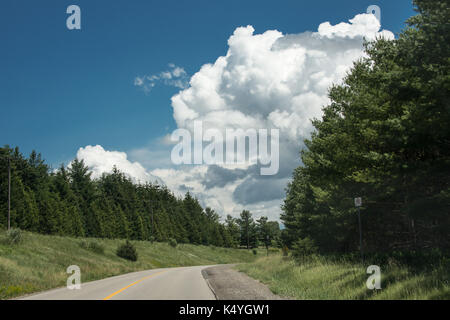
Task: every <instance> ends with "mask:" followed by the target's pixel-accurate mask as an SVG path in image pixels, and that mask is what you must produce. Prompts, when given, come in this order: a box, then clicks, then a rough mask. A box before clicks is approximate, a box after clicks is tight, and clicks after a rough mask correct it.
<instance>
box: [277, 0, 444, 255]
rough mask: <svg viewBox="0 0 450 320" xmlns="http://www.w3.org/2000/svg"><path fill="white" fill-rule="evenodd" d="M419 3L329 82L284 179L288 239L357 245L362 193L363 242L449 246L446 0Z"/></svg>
mask: <svg viewBox="0 0 450 320" xmlns="http://www.w3.org/2000/svg"><path fill="white" fill-rule="evenodd" d="M415 4H416V6H417V11H418V13H419V14H418V15H416V16H414V17H412V18H410V19H409V20H408V24H409V27H408V28H406V29H405V30H404V31H403V32H402V33H401V34H400V35H399V38H398V39H396V40H392V41H389V40H385V39H382V38H381V39H378V40H376V41H373V42H369V43H366V45H365V48H366V54H367V57H365V58H363V59H361V60H359V61H357V62H355V64H354V66H353V68H352V70H351V71H350V72H349V73H348V75H347V76H346V77H345V78H344V80H343V83H342V84H341V85H335V86H333V87H332V88H331V89H330V91H329V97H330V99H331V103H330V104H329V105H327V106H325V107H324V108H323V117H322V118H321V119H315V120H314V121H313V125H314V127H315V131H314V132H313V133H312V135H311V139H309V140H306V141H305V145H306V147H307V148H306V149H305V150H303V151H302V155H301V158H302V162H303V165H302V166H301V167H299V168H297V169H296V170H295V172H294V174H293V180H292V182H291V183H290V184H289V185H288V188H287V193H286V199H285V201H284V205H283V214H282V215H281V219H282V221H283V223H284V225H285V227H286V229H285V230H283V233H282V239H283V242H284V243H285V244H286V245H288V246H290V247H294V245H295V246H296V247H300V248H302V249H301V250H304V249H306V250H307V251H308V250H309V249H308V243H305V242H304V240H306V239H309V240H311V241H312V242H313V243H314V246H315V247H317V248H318V250H319V251H320V252H322V253H327V252H351V251H356V250H358V246H359V239H358V237H359V235H358V220H357V215H356V210H355V208H354V205H353V198H354V197H362V199H363V206H362V207H361V217H362V229H363V247H364V249H365V251H366V252H375V251H395V250H418V249H429V248H441V249H443V250H449V249H450V238H449V237H448V234H449V233H450V206H449V204H450V148H449V146H450V107H449V98H450V97H449V92H450V90H449V89H450V30H449V24H448V21H449V20H450V5H449V3H448V1H425V0H417V1H415ZM298 239H303V240H302V242H300V243H298V242H297V240H298ZM296 242H297V243H296ZM301 250H300V251H301Z"/></svg>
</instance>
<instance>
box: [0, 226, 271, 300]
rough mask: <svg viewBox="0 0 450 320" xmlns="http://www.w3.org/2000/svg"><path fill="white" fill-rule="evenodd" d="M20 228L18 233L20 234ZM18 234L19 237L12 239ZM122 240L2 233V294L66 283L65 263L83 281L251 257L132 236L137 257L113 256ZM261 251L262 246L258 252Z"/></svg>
mask: <svg viewBox="0 0 450 320" xmlns="http://www.w3.org/2000/svg"><path fill="white" fill-rule="evenodd" d="M19 233H20V236H19V235H18V234H19ZM19 237H20V239H21V240H20V241H16V240H17V239H18V238H19ZM124 243H125V241H124V240H123V239H94V238H72V237H62V236H50V235H42V234H36V233H31V232H25V231H17V230H16V231H14V233H11V234H8V235H7V233H6V232H5V231H4V230H2V231H1V232H0V299H8V298H14V297H17V296H21V295H24V294H28V293H32V292H38V291H42V290H47V289H51V288H56V287H61V286H65V285H66V281H67V278H68V277H69V274H67V273H66V270H67V267H69V266H70V265H77V266H79V267H80V269H81V281H82V282H86V281H92V280H97V279H102V278H105V277H110V276H114V275H119V274H123V273H127V272H133V271H139V270H146V269H153V268H163V267H179V266H193V265H208V264H219V263H238V262H250V261H254V260H255V259H256V258H257V257H258V256H261V255H262V253H261V254H258V255H256V256H255V255H254V254H253V253H252V252H251V251H250V250H244V249H231V248H221V247H215V246H203V245H192V244H178V245H177V246H176V248H175V247H173V246H171V245H170V244H169V243H167V242H153V243H151V242H149V241H130V243H131V244H132V245H133V246H134V247H135V248H136V252H137V254H138V258H137V261H135V262H134V261H130V260H127V259H124V258H121V257H118V256H117V254H116V253H117V249H118V248H119V247H120V246H121V245H123V244H124ZM261 252H263V251H261Z"/></svg>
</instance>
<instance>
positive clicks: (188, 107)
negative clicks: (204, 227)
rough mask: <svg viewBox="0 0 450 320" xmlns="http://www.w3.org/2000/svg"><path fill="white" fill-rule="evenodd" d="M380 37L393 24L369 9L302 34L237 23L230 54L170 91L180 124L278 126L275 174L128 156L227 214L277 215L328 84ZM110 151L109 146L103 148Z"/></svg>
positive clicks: (139, 171) (137, 171)
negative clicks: (385, 24)
mask: <svg viewBox="0 0 450 320" xmlns="http://www.w3.org/2000/svg"><path fill="white" fill-rule="evenodd" d="M379 36H383V37H385V38H389V39H392V38H393V37H394V36H393V34H392V33H391V32H389V31H386V30H382V31H380V23H379V22H378V20H377V19H376V18H375V16H373V15H371V14H361V15H357V16H355V17H354V18H353V19H351V20H349V22H342V23H339V24H337V25H331V24H330V23H329V22H324V23H322V24H320V25H319V27H318V30H317V31H316V32H309V31H308V32H303V33H300V34H283V33H281V32H279V31H277V30H269V31H265V32H263V33H261V34H255V30H254V28H253V27H252V26H246V27H239V28H237V29H236V30H235V31H234V33H233V35H231V36H230V38H229V39H228V46H229V48H228V51H227V53H226V55H225V56H221V57H218V58H217V59H216V61H215V62H214V63H209V64H205V65H203V66H202V67H201V69H200V70H199V71H198V72H197V73H195V74H194V75H193V76H192V77H191V79H190V81H189V86H188V87H187V88H184V89H183V90H181V91H180V92H179V93H178V94H176V95H174V96H173V97H172V99H171V102H172V107H173V116H174V119H175V121H176V123H177V126H178V127H179V128H187V129H189V130H192V129H193V123H194V121H195V120H201V121H203V127H204V129H207V128H215V129H219V130H221V131H222V132H224V131H225V129H227V128H233V129H239V128H242V129H249V128H253V129H261V128H278V129H279V130H280V143H279V148H280V170H279V172H278V174H277V175H274V176H261V175H260V171H259V168H258V166H257V165H248V166H243V167H236V166H234V167H232V166H231V167H230V166H224V165H220V166H217V165H212V166H207V165H197V166H182V167H176V168H167V167H164V168H162V167H159V168H157V169H155V166H154V165H153V166H152V165H147V161H148V159H147V158H148V157H147V156H148V155H149V154H151V155H154V154H155V153H154V152H153V151H152V152H150V153H149V152H146V151H145V149H142V150H135V151H132V152H131V153H130V155H131V156H132V157H133V159H134V160H138V161H139V162H141V163H144V164H145V166H146V167H152V168H153V170H152V171H151V174H153V175H154V176H158V177H160V178H161V179H163V181H164V182H165V184H166V185H167V186H168V187H169V188H170V189H171V190H174V192H175V193H176V194H178V195H182V194H184V193H185V192H186V191H189V192H191V193H192V194H194V195H195V196H197V197H198V198H199V200H200V201H201V203H202V205H204V206H211V207H213V208H215V209H216V210H217V211H218V212H220V213H221V214H222V215H226V214H232V215H234V216H237V215H238V214H239V213H240V211H241V210H242V209H248V210H250V211H252V212H253V213H254V215H255V216H261V215H267V216H269V218H271V219H278V218H279V212H280V204H281V202H282V198H283V193H284V188H285V186H286V184H287V182H288V181H289V178H290V176H291V174H292V170H293V169H294V168H295V167H296V166H298V165H299V164H300V157H299V151H300V149H301V148H302V146H303V143H302V141H303V139H304V138H308V137H309V135H310V133H311V131H312V129H313V128H312V125H311V121H310V120H311V119H312V118H320V117H321V115H322V111H321V109H322V107H323V106H324V105H326V104H327V103H329V99H328V96H327V91H328V89H329V87H330V86H331V85H332V84H333V83H340V81H341V79H342V78H343V77H344V76H345V74H346V72H347V71H348V70H349V69H350V68H351V66H352V65H353V61H355V60H357V59H358V58H361V57H362V56H363V55H364V52H363V39H364V38H366V39H368V40H372V39H375V38H376V37H379ZM174 75H175V74H174ZM165 76H166V77H168V75H162V74H160V75H158V77H160V78H164V77H165ZM150 78H151V77H150ZM145 81H150V79H148V78H147V80H145ZM136 85H137V86H143V85H144V79H140V78H139V79H136ZM97 151H98V153H100V154H102V151H101V150H97ZM107 152H108V151H104V150H103V154H104V153H107ZM168 152H170V151H168ZM93 153H94V154H95V152H93ZM118 154H120V153H118ZM116 156H117V155H116ZM94 158H95V157H94ZM151 158H152V161H153V160H154V157H153V156H152V157H151ZM124 159H125V160H127V159H126V156H124V155H123V154H120V156H118V157H117V159H115V160H114V161H116V160H117V161H119V162H120V161H122V162H124V163H125V164H126V165H124V166H123V167H122V168H121V169H122V170H124V168H127V170H128V172H129V174H130V175H134V176H135V177H145V170H144V169H143V168H142V166H138V165H137V164H136V163H131V164H132V166H130V163H128V164H127V162H129V161H128V160H127V161H124ZM164 159H167V155H166V156H164ZM103 162H104V161H101V160H97V162H95V165H94V167H97V168H98V171H99V172H100V171H102V170H103V169H106V168H104V164H103ZM166 162H167V161H166ZM115 164H116V163H115ZM111 165H112V162H111V163H109V164H108V165H107V167H110V166H111ZM129 167H130V168H129ZM119 168H120V167H119ZM124 171H125V170H124ZM131 172H133V173H131ZM147 173H148V172H147Z"/></svg>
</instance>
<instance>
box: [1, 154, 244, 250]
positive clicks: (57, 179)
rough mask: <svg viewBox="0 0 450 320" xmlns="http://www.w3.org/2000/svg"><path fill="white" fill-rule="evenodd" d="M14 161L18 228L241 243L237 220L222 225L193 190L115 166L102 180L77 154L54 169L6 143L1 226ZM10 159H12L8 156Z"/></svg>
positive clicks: (14, 213) (15, 223)
mask: <svg viewBox="0 0 450 320" xmlns="http://www.w3.org/2000/svg"><path fill="white" fill-rule="evenodd" d="M8 156H9V157H11V165H12V168H13V170H12V185H13V188H12V194H11V198H12V199H11V201H12V206H11V208H12V211H11V218H12V221H11V225H12V226H13V227H17V228H21V229H24V230H30V231H34V232H40V233H45V234H57V235H70V236H76V237H78V236H79V237H83V236H86V237H104V238H124V239H134V240H152V241H153V240H156V241H168V240H169V239H174V240H175V241H176V242H178V243H194V244H203V245H214V246H226V247H236V246H237V245H238V242H237V241H238V239H237V237H238V235H237V234H236V232H239V229H236V228H238V227H237V225H236V222H235V221H234V219H232V220H230V221H227V222H226V223H225V224H221V223H220V221H219V215H218V214H217V213H216V212H215V211H214V210H213V209H211V208H206V209H205V210H203V208H202V207H201V205H200V204H199V202H198V200H197V199H195V198H194V197H192V196H191V194H189V193H187V194H186V195H185V197H184V198H177V197H175V195H174V194H173V193H172V192H171V191H170V190H168V189H167V188H166V187H163V186H159V185H154V184H148V183H147V184H134V183H133V182H132V181H131V180H130V179H129V178H128V177H127V176H126V175H125V174H123V173H122V172H120V171H119V170H118V169H117V168H113V170H112V172H111V173H109V174H103V176H102V177H100V178H99V179H96V180H93V179H92V178H91V174H90V171H89V169H88V167H87V166H86V165H85V164H84V162H83V161H82V160H77V159H75V160H74V161H72V163H71V165H70V166H69V167H68V168H67V167H64V166H61V167H60V168H59V169H58V170H56V171H54V172H50V170H49V167H48V166H47V165H46V164H45V163H44V161H43V160H42V159H41V156H40V154H38V153H36V152H34V151H33V152H32V153H31V154H30V157H29V158H28V159H26V158H24V157H23V156H22V154H21V153H20V152H19V149H18V148H15V149H11V148H9V147H8V146H5V147H4V148H0V187H1V189H0V190H1V192H0V226H2V227H5V226H6V221H7V219H6V214H7V207H6V205H7V190H8V187H7V165H8V163H7V158H8ZM5 159H6V160H5Z"/></svg>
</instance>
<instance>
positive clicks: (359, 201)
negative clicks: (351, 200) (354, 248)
mask: <svg viewBox="0 0 450 320" xmlns="http://www.w3.org/2000/svg"><path fill="white" fill-rule="evenodd" d="M361 205H362V199H361V197H357V198H355V207H356V208H357V209H358V225H359V251H360V253H361V260H362V261H364V256H363V248H362V229H361V212H360V208H361Z"/></svg>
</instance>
